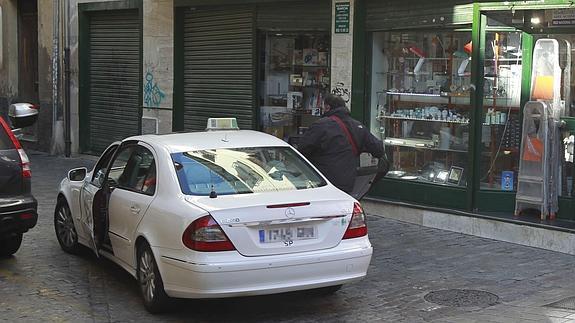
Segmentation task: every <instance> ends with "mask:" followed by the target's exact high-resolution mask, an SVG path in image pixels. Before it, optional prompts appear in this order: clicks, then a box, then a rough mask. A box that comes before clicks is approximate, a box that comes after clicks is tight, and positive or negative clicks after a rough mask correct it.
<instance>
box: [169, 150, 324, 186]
mask: <svg viewBox="0 0 575 323" xmlns="http://www.w3.org/2000/svg"><path fill="white" fill-rule="evenodd" d="M172 160H173V161H174V165H175V167H176V172H177V174H178V180H179V182H180V187H181V188H182V192H183V193H184V194H188V195H210V193H211V192H212V190H213V191H214V192H215V193H216V194H217V195H230V194H249V193H256V192H274V191H293V190H301V189H307V188H315V187H320V186H324V185H326V182H325V181H324V180H323V178H322V177H321V176H320V175H319V174H318V173H317V172H316V171H315V170H314V169H313V168H311V167H310V165H309V164H308V163H307V162H305V161H304V160H303V159H302V158H301V157H300V156H299V155H298V154H297V153H296V152H294V151H293V150H292V149H291V148H289V147H254V148H234V149H212V150H198V151H190V152H185V153H175V154H172Z"/></svg>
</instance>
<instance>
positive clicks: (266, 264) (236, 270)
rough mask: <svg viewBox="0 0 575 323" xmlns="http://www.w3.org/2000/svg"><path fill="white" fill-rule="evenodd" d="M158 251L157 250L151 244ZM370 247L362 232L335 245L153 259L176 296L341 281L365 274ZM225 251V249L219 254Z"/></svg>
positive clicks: (280, 289)
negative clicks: (194, 258)
mask: <svg viewBox="0 0 575 323" xmlns="http://www.w3.org/2000/svg"><path fill="white" fill-rule="evenodd" d="M154 252H155V253H157V254H161V250H154ZM372 253H373V249H372V247H371V244H370V243H369V240H368V239H367V237H364V238H358V239H350V240H344V241H342V242H341V243H340V245H338V246H337V247H335V248H332V249H329V250H320V251H313V252H306V253H297V254H287V255H278V256H262V257H244V256H242V255H240V254H239V253H237V252H235V251H230V252H222V253H218V254H219V255H217V256H216V258H218V259H216V261H214V262H205V261H203V262H201V263H193V262H190V261H189V260H188V261H184V260H181V259H176V258H174V257H169V256H166V255H163V256H161V257H160V259H161V260H160V261H159V262H158V265H159V266H160V270H161V275H162V278H163V281H164V288H165V290H166V293H167V294H168V295H169V296H172V297H181V298H223V297H235V296H250V295H265V294H275V293H283V292H290V291H296V290H304V289H313V288H320V287H326V286H333V285H340V284H345V283H350V282H354V281H358V280H361V279H362V278H363V277H365V275H366V274H367V269H368V267H369V263H370V261H371V255H372ZM224 254H225V255H224Z"/></svg>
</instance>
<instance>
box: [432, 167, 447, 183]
mask: <svg viewBox="0 0 575 323" xmlns="http://www.w3.org/2000/svg"><path fill="white" fill-rule="evenodd" d="M449 174H450V172H449V171H447V170H442V171H439V173H437V175H436V176H435V178H434V179H433V182H434V183H439V184H445V183H446V182H447V180H448V179H449Z"/></svg>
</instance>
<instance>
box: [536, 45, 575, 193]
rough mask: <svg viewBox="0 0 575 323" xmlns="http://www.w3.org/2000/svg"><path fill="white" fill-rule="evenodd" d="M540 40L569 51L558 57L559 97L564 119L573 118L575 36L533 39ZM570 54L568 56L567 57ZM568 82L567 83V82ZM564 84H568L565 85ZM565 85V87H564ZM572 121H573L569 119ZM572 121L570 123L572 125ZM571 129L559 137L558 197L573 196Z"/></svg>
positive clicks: (574, 170)
mask: <svg viewBox="0 0 575 323" xmlns="http://www.w3.org/2000/svg"><path fill="white" fill-rule="evenodd" d="M540 38H552V39H557V41H558V42H559V46H560V48H566V49H569V48H570V49H571V51H568V50H565V51H561V53H562V54H561V56H560V60H561V61H560V64H559V65H560V66H561V69H562V72H563V75H562V77H563V82H564V83H562V85H561V88H562V90H561V96H562V100H563V101H565V109H564V112H563V116H564V117H567V118H569V117H571V118H573V117H575V100H574V99H575V98H574V95H575V82H574V81H573V78H574V77H575V56H574V55H573V50H574V49H575V34H553V35H537V36H536V37H535V39H536V40H537V39H540ZM568 54H570V55H568ZM569 61H570V62H571V65H570V66H567V64H568V62H569ZM567 80H569V81H567ZM566 82H569V83H567V84H566ZM566 85H567V86H566ZM570 120H573V119H570ZM572 122H573V121H571V122H570V124H572ZM571 128H572V126H571V127H565V128H563V129H562V131H561V136H560V137H559V138H560V139H561V141H562V148H561V153H560V155H561V157H562V158H561V166H560V167H561V168H560V174H561V178H560V182H559V185H560V196H564V197H571V196H574V195H575V194H574V190H575V183H574V182H573V177H574V176H575V163H574V162H573V159H574V158H573V156H574V154H575V152H574V150H575V149H574V146H575V133H574V132H573V131H570V130H569V129H571Z"/></svg>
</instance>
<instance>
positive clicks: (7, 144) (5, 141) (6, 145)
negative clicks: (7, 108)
mask: <svg viewBox="0 0 575 323" xmlns="http://www.w3.org/2000/svg"><path fill="white" fill-rule="evenodd" d="M0 118H2V117H0ZM6 131H7V130H6V129H4V127H2V124H1V123H0V150H5V149H14V144H13V143H12V140H11V139H10V137H8V134H7V133H6ZM8 131H11V130H10V129H8Z"/></svg>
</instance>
